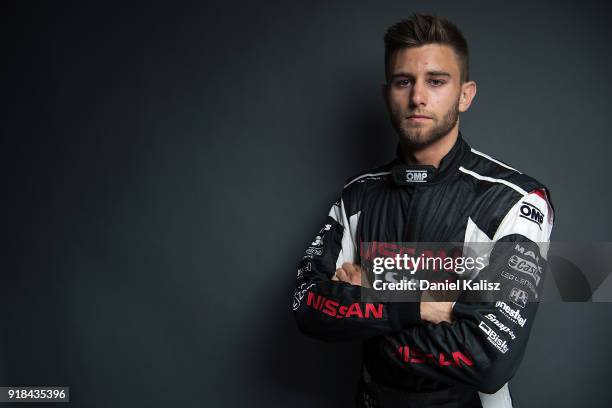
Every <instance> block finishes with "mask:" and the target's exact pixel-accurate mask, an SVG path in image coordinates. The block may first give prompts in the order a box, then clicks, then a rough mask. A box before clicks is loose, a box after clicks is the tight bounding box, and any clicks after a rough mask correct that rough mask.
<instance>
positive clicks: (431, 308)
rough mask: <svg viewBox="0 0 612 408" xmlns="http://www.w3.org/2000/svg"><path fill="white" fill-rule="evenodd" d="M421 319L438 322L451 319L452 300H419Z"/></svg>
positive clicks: (449, 321)
mask: <svg viewBox="0 0 612 408" xmlns="http://www.w3.org/2000/svg"><path fill="white" fill-rule="evenodd" d="M421 320H425V321H427V322H430V323H433V324H438V323H441V322H448V323H451V322H452V321H453V302H421Z"/></svg>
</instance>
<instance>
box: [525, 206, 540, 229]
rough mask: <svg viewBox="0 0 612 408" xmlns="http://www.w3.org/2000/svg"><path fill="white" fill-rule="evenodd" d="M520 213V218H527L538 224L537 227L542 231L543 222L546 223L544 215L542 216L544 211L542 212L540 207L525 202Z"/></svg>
mask: <svg viewBox="0 0 612 408" xmlns="http://www.w3.org/2000/svg"><path fill="white" fill-rule="evenodd" d="M520 211H521V215H520V216H521V217H522V218H525V219H526V220H529V221H531V222H533V223H535V224H537V226H538V227H539V228H540V229H542V222H544V214H542V211H540V210H539V209H538V207H536V206H535V205H533V204H530V203H525V202H524V203H523V205H521V210H520Z"/></svg>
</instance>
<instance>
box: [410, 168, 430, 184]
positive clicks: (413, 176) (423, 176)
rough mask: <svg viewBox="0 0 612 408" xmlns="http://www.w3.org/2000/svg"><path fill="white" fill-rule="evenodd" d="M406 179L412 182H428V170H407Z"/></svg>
mask: <svg viewBox="0 0 612 408" xmlns="http://www.w3.org/2000/svg"><path fill="white" fill-rule="evenodd" d="M406 181H409V182H411V183H426V182H427V170H406Z"/></svg>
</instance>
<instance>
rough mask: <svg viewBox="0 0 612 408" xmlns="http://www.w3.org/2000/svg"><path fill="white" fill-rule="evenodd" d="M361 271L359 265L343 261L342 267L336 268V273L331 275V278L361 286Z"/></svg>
mask: <svg viewBox="0 0 612 408" xmlns="http://www.w3.org/2000/svg"><path fill="white" fill-rule="evenodd" d="M361 272H362V271H361V267H360V266H359V265H357V264H352V263H349V262H345V263H343V264H342V268H338V269H336V274H335V275H334V276H333V277H332V280H333V281H340V282H346V283H350V284H351V285H358V286H361Z"/></svg>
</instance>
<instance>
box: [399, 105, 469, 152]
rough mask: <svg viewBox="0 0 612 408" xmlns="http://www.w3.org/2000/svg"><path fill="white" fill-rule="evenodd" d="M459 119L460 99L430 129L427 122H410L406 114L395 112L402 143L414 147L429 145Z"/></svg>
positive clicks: (451, 127) (447, 131)
mask: <svg viewBox="0 0 612 408" xmlns="http://www.w3.org/2000/svg"><path fill="white" fill-rule="evenodd" d="M458 119H459V100H457V103H456V104H455V105H454V106H452V107H451V108H450V109H449V110H448V111H447V112H446V113H445V114H444V115H443V116H442V119H441V120H440V121H437V122H438V123H436V121H435V118H434V119H432V120H434V125H433V126H431V127H430V128H429V129H428V124H426V123H414V124H408V122H407V118H406V117H405V116H404V114H396V113H394V114H393V125H394V127H395V130H396V132H397V133H398V135H399V137H400V140H401V143H402V144H403V145H405V146H406V147H410V148H412V149H421V148H423V147H426V146H429V145H431V144H433V143H435V142H437V141H438V140H440V139H442V138H443V137H444V136H446V135H447V134H448V133H449V132H450V131H451V130H452V129H453V128H454V127H455V125H456V124H457V120H458Z"/></svg>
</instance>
